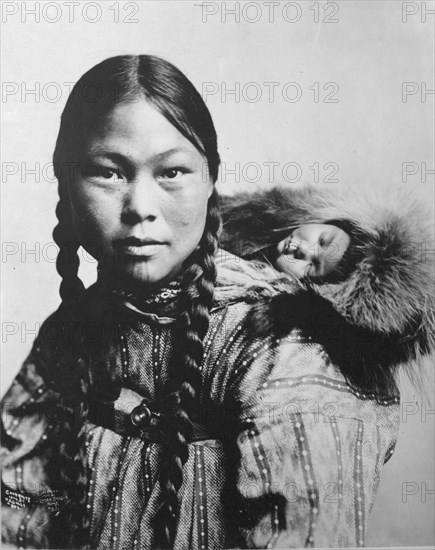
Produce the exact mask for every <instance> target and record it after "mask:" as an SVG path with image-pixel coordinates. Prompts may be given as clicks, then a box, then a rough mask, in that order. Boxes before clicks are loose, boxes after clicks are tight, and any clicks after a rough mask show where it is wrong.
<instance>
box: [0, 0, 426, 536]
mask: <svg viewBox="0 0 435 550" xmlns="http://www.w3.org/2000/svg"><path fill="white" fill-rule="evenodd" d="M434 8H435V6H434V3H433V2H399V1H385V2H382V1H379V2H363V1H361V2H360V1H357V2H352V1H340V2H329V3H328V4H326V3H325V2H315V1H311V0H310V1H308V2H305V1H300V2H223V3H220V2H202V3H201V2H172V1H165V2H112V1H110V0H109V1H103V2H98V3H97V2H86V1H82V2H81V3H78V2H6V1H4V2H2V20H3V24H2V26H3V60H2V61H3V63H2V64H3V75H2V77H3V85H2V109H3V140H2V143H3V147H2V153H3V158H2V199H3V225H2V229H3V238H2V240H3V247H2V270H3V303H2V309H3V312H2V313H3V317H2V321H3V322H2V340H3V357H2V359H3V367H2V383H3V391H5V390H6V388H7V387H8V386H9V384H10V382H11V381H12V379H13V377H14V376H15V374H16V372H17V370H18V369H19V367H20V364H21V362H22V360H23V359H24V358H25V356H26V354H27V353H28V352H29V350H30V346H31V343H32V340H33V338H34V336H35V331H36V330H37V329H38V326H39V323H41V322H42V321H43V320H44V319H45V318H46V317H47V316H48V314H50V313H51V312H52V311H53V310H54V309H55V308H56V307H57V306H58V303H59V297H58V285H59V278H58V276H57V273H56V269H55V264H54V261H55V254H56V250H55V247H54V245H53V242H52V236H51V232H52V229H53V227H54V225H55V223H56V219H55V214H54V210H55V206H56V202H57V188H56V182H55V180H54V178H53V174H52V169H51V168H52V167H51V164H50V163H51V155H52V151H53V148H54V143H55V139H56V135H57V131H58V127H59V117H60V114H61V111H62V109H63V106H64V104H65V101H66V99H67V95H68V91H69V89H70V88H71V86H72V84H73V83H74V82H75V81H76V80H77V79H78V78H79V77H80V76H81V75H82V74H83V73H84V72H85V71H86V70H87V69H89V68H90V67H91V66H93V65H94V64H96V63H97V62H99V61H101V60H102V59H104V58H106V57H110V56H114V55H118V54H127V53H152V54H156V55H160V56H162V57H164V58H166V59H168V60H169V61H172V62H173V63H174V64H175V65H177V66H178V67H180V68H181V70H183V71H184V72H185V73H186V74H187V75H188V77H190V79H191V80H192V81H193V83H194V84H195V85H196V86H197V88H198V89H199V90H200V91H201V92H202V94H203V97H204V99H205V100H206V102H207V105H208V106H209V109H210V111H211V113H212V116H213V118H214V121H215V124H216V128H217V133H218V136H219V149H220V153H221V156H222V161H223V165H222V175H221V180H222V181H221V183H220V184H219V188H220V190H223V191H225V192H230V193H232V192H234V191H237V189H240V188H241V187H242V186H244V187H245V188H248V189H249V188H251V189H254V188H255V187H256V186H258V185H269V184H270V182H271V181H272V180H273V181H277V182H278V181H280V182H283V183H285V184H286V185H300V184H301V183H302V182H307V183H316V184H317V185H322V184H325V183H327V182H328V181H334V180H338V182H339V184H340V185H347V184H348V183H349V182H356V183H358V185H361V186H364V185H367V184H368V183H369V182H375V183H376V185H379V186H382V185H384V184H387V183H388V184H392V185H395V184H400V183H402V182H404V183H406V184H407V185H408V186H409V188H410V189H412V190H413V192H415V193H416V194H418V195H419V196H421V197H423V198H424V200H425V201H426V202H427V204H428V205H431V204H433V200H434V172H433V169H434V157H433V131H434V127H433V112H434V94H433V89H434V82H433V73H432V67H433V37H434V36H433V22H434ZM431 90H432V92H431ZM432 253H433V251H432ZM82 264H83V265H82V268H81V275H82V278H83V279H84V280H85V281H86V282H88V283H90V282H92V280H93V278H94V274H95V263H94V262H92V260H91V258H90V257H88V256H85V255H84V254H82ZM431 408H432V409H433V401H432V402H431V401H430V399H428V397H427V396H425V397H422V396H421V395H418V394H417V392H415V391H414V390H413V389H412V388H411V387H410V386H409V385H405V387H404V389H403V391H402V426H401V434H400V437H399V442H398V445H397V447H396V451H395V453H394V455H393V457H392V459H391V461H390V462H389V463H388V464H387V465H386V467H385V468H384V470H383V472H382V479H381V483H380V488H379V493H378V496H377V500H376V503H375V506H374V510H373V512H372V516H371V520H370V524H369V537H368V541H369V544H371V545H373V546H392V547H398V546H417V545H432V544H433V543H434V523H433V517H434V493H433V489H434V472H433V455H434V432H435V430H434V415H433V414H430V412H429V410H430V409H431Z"/></svg>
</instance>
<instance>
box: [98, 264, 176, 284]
mask: <svg viewBox="0 0 435 550" xmlns="http://www.w3.org/2000/svg"><path fill="white" fill-rule="evenodd" d="M178 271H179V270H177V269H176V268H174V269H173V270H168V268H167V266H159V265H156V262H150V261H143V262H134V263H126V264H123V265H119V264H118V265H113V264H112V266H107V265H106V266H101V267H100V272H101V274H102V276H103V278H104V279H105V280H110V281H111V282H112V284H114V285H116V286H121V285H122V286H124V287H125V286H128V287H129V288H131V289H139V288H141V289H143V288H144V287H147V288H150V289H152V288H154V287H155V288H159V287H161V286H163V285H165V284H166V283H168V282H169V281H171V280H172V279H174V278H175V277H176V276H177V274H178Z"/></svg>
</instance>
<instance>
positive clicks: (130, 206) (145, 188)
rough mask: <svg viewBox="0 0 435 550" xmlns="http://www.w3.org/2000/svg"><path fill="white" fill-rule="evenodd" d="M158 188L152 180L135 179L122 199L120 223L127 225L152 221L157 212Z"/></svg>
mask: <svg viewBox="0 0 435 550" xmlns="http://www.w3.org/2000/svg"><path fill="white" fill-rule="evenodd" d="M158 195H159V188H158V185H157V184H156V183H155V182H154V180H153V179H152V178H145V177H141V178H137V179H136V180H135V181H134V182H131V184H130V186H129V190H128V192H127V194H126V196H125V198H124V207H123V211H122V221H123V222H124V223H126V224H129V225H134V224H136V223H141V222H143V221H144V220H149V221H153V220H155V219H156V218H157V216H158V212H159V206H158V205H159V197H158Z"/></svg>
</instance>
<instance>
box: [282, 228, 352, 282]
mask: <svg viewBox="0 0 435 550" xmlns="http://www.w3.org/2000/svg"><path fill="white" fill-rule="evenodd" d="M349 244H350V236H349V235H348V234H347V233H346V232H345V231H343V230H342V229H340V228H339V227H337V226H335V225H329V224H320V223H307V224H305V225H301V226H299V227H298V228H296V229H295V230H294V231H293V232H292V233H291V234H290V235H289V236H288V237H286V238H285V239H283V240H282V241H281V242H279V243H278V253H279V257H278V259H277V260H276V262H275V264H274V265H275V267H276V269H278V270H279V271H283V272H284V273H288V274H289V275H293V276H294V277H296V278H297V279H302V278H304V277H309V278H310V279H312V280H316V279H317V280H321V279H322V278H324V277H327V276H328V275H330V274H331V273H332V272H333V271H334V270H335V269H336V267H337V264H338V263H339V262H340V260H341V258H342V257H343V254H344V252H345V251H346V250H347V248H348V246H349Z"/></svg>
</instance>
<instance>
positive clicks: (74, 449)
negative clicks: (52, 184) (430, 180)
mask: <svg viewBox="0 0 435 550" xmlns="http://www.w3.org/2000/svg"><path fill="white" fill-rule="evenodd" d="M91 86H93V91H95V90H97V92H98V93H97V94H95V93H94V94H93V95H91V96H90V95H89V93H88V92H89V89H90V87H91ZM91 98H92V99H91ZM204 162H206V166H207V173H208V177H207V180H206V181H204V180H203V163H204ZM54 164H55V166H56V174H57V177H58V180H59V203H58V207H57V217H58V225H57V226H56V228H55V230H54V237H55V240H56V242H57V243H58V245H59V257H58V262H57V269H58V272H59V274H60V276H61V278H62V282H61V286H60V294H61V298H62V303H61V305H60V307H59V309H58V310H57V311H56V312H55V313H54V314H53V315H52V316H51V317H50V318H49V319H48V320H47V321H46V322H45V323H44V325H43V327H42V328H41V331H40V334H39V336H38V338H37V339H36V341H35V344H34V346H33V349H32V351H31V353H30V355H29V357H28V359H27V360H26V361H25V363H24V365H23V368H22V370H21V371H20V373H19V374H18V376H17V378H16V380H15V382H14V384H13V385H12V387H11V389H10V390H9V392H8V393H7V395H6V397H5V400H4V413H3V420H4V425H5V436H4V439H3V443H4V448H3V450H2V462H3V489H4V490H3V495H4V502H5V508H4V513H3V514H4V515H3V532H4V540H5V544H6V545H8V546H10V547H14V546H18V547H26V546H27V547H33V548H35V547H36V548H45V547H54V548H59V547H73V548H81V547H91V548H101V549H103V548H125V549H131V548H150V549H151V548H170V547H173V548H177V549H178V548H179V549H182V548H183V549H184V548H186V549H187V548H201V549H205V548H223V547H226V548H230V547H235V546H238V547H266V546H281V547H282V546H287V547H289V546H302V545H306V546H314V545H320V546H326V545H332V546H334V545H339V546H354V545H363V544H364V536H365V528H366V520H367V514H368V512H369V510H370V507H371V505H372V502H373V498H374V494H375V491H376V485H377V480H378V477H379V473H380V469H381V467H382V464H383V462H384V461H385V460H387V459H388V457H389V455H390V453H391V451H392V448H393V446H394V442H395V439H396V435H397V426H398V413H399V411H398V406H399V405H398V396H397V390H396V387H395V384H394V380H393V377H392V373H393V369H394V367H395V366H396V365H397V364H398V363H399V362H400V360H401V359H403V357H404V356H406V357H407V358H408V356H409V355H413V356H416V355H417V354H418V353H425V352H426V351H427V349H428V347H429V340H428V334H427V332H426V328H421V327H420V326H419V325H417V326H415V323H416V322H418V321H420V322H421V321H426V319H427V315H422V314H421V313H419V315H415V316H411V317H410V316H407V312H406V311H405V313H404V315H403V316H402V321H403V331H402V332H401V334H402V335H403V334H407V331H408V329H410V328H412V329H413V330H414V329H416V330H415V332H414V333H413V334H412V336H411V337H410V339H409V340H407V341H406V342H402V343H400V344H398V343H397V340H395V338H396V334H394V337H391V335H390V334H388V335H387V336H388V337H387V338H384V333H383V332H381V333H379V332H378V331H375V330H372V329H371V327H369V329H366V328H365V327H359V326H357V325H356V326H355V325H353V324H352V323H351V322H349V320H348V319H347V318H346V317H345V316H341V315H339V314H338V313H337V311H336V310H335V309H334V307H333V305H334V304H333V303H332V302H330V301H328V300H326V299H324V298H322V297H321V296H320V295H318V294H316V293H315V292H313V291H312V290H311V289H303V288H299V286H296V285H294V284H292V283H291V282H289V281H288V280H280V279H277V277H276V273H275V272H274V271H273V270H270V271H269V270H268V268H264V269H261V270H259V269H256V268H255V266H251V265H250V264H249V263H247V262H244V261H241V260H240V261H239V260H238V259H237V258H235V257H232V256H230V257H224V255H223V254H221V253H219V252H217V251H216V246H217V233H218V229H219V223H220V218H219V212H218V209H217V204H216V192H215V190H214V183H215V181H216V179H217V173H218V166H219V156H218V152H217V143H216V134H215V131H214V127H213V123H212V120H211V118H210V115H209V113H208V110H207V108H206V106H205V104H204V103H203V101H202V99H201V97H200V95H199V94H198V92H197V91H196V90H195V88H194V87H193V85H192V84H191V83H190V82H189V81H188V80H187V78H186V77H185V76H184V75H183V74H182V73H180V71H178V69H176V68H175V67H174V66H172V65H171V64H169V63H167V62H166V61H163V60H162V59H159V58H156V57H153V56H120V57H115V58H111V59H108V60H106V61H103V62H102V63H100V64H99V65H97V66H96V67H94V68H92V69H91V70H90V71H89V72H88V73H86V74H85V75H84V76H83V77H82V78H81V79H80V80H79V82H78V83H77V85H76V86H75V88H74V90H73V91H72V93H71V96H70V98H69V100H68V103H67V105H66V107H65V110H64V113H63V115H62V121H61V128H60V132H59V136H58V140H57V144H56V150H55V154H54ZM71 167H73V168H74V169H73V170H72V169H71ZM79 246H83V247H84V248H85V249H86V250H87V251H88V252H89V253H91V254H92V255H93V256H94V257H95V258H96V259H98V262H99V277H98V281H97V283H96V284H95V285H94V286H93V287H91V288H89V289H87V290H85V289H84V288H83V285H82V283H81V281H80V279H79V278H78V275H77V271H78V256H77V250H78V247H79ZM216 258H217V264H218V265H217V271H216V265H215V260H216ZM423 298H425V294H424V292H422V293H421V294H420V295H419V296H418V298H416V299H417V300H420V301H421V300H423ZM264 321H267V322H264ZM334 324H335V326H336V327H337V330H332V331H331V326H333V325H334ZM337 331H338V332H337ZM331 336H334V337H336V336H337V337H338V339H339V340H340V339H341V340H340V341H339V345H341V346H343V338H345V342H346V344H347V343H348V341H349V339H350V340H351V343H352V342H355V343H357V344H358V345H359V349H358V353H356V354H355V355H354V356H352V360H351V361H350V359H349V354H348V352H347V351H346V349H347V348H346V346H345V349H344V350H343V349H337V341H335V342H333V341H331ZM362 336H364V337H365V338H367V339H368V342H369V345H370V347H369V349H368V350H366V349H365V348H364V346H361V345H360V338H361V337H362ZM390 337H391V338H390ZM380 343H382V345H384V346H386V347H387V346H388V345H390V346H392V345H393V343H394V346H397V345H398V346H399V348H400V354H397V356H395V357H394V358H392V359H391V361H390V360H389V361H386V358H385V357H382V358H381V359H380V360H379V361H378V358H377V357H376V356H373V355H372V350H374V349H376V346H378V347H379V345H380ZM366 351H367V353H366ZM376 352H379V353H380V349H376ZM328 353H329V356H328ZM334 354H335V355H334ZM331 359H332V360H331ZM372 362H373V364H372ZM331 406H332V409H331Z"/></svg>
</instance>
